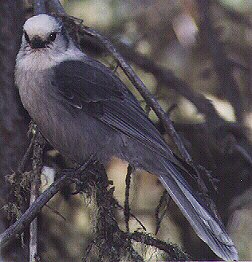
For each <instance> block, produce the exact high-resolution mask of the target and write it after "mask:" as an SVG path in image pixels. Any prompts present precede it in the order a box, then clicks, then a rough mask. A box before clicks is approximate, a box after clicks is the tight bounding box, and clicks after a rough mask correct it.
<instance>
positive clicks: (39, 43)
mask: <svg viewBox="0 0 252 262" xmlns="http://www.w3.org/2000/svg"><path fill="white" fill-rule="evenodd" d="M30 46H31V48H33V49H38V48H45V47H46V41H44V40H42V39H41V38H40V37H37V36H35V37H34V38H33V39H32V40H31V42H30Z"/></svg>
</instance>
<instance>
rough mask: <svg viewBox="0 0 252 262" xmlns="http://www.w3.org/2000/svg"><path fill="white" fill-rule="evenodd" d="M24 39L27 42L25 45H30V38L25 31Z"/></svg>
mask: <svg viewBox="0 0 252 262" xmlns="http://www.w3.org/2000/svg"><path fill="white" fill-rule="evenodd" d="M24 37H25V40H26V41H27V43H30V38H29V36H28V34H27V33H26V32H25V31H24Z"/></svg>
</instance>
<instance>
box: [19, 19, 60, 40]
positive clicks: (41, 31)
mask: <svg viewBox="0 0 252 262" xmlns="http://www.w3.org/2000/svg"><path fill="white" fill-rule="evenodd" d="M60 28H61V25H60V23H59V22H58V21H57V20H56V19H55V18H54V17H53V16H49V15H46V14H41V15H36V16H32V17H31V18H29V19H28V20H27V21H26V22H25V24H24V30H25V32H26V33H27V34H28V35H29V36H30V37H32V36H35V35H36V36H41V37H46V36H48V34H50V33H51V32H57V31H59V30H60Z"/></svg>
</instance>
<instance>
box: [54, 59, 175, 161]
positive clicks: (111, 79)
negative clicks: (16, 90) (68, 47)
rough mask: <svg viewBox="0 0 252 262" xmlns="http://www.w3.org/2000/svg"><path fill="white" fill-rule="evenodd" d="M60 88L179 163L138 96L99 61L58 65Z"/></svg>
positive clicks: (68, 98)
mask: <svg viewBox="0 0 252 262" xmlns="http://www.w3.org/2000/svg"><path fill="white" fill-rule="evenodd" d="M55 76H56V81H55V82H54V83H52V84H54V85H55V83H57V88H58V90H59V92H60V94H61V95H62V96H63V97H64V99H65V100H66V101H67V102H68V103H69V104H70V105H72V106H73V108H77V109H78V108H79V109H81V110H83V111H86V112H87V113H88V114H90V115H92V116H93V117H95V118H97V119H99V120H100V121H102V122H104V123H105V124H106V125H108V126H110V127H112V128H114V129H117V130H119V131H120V132H122V133H124V134H126V135H127V136H130V137H132V138H134V139H136V140H138V141H139V142H141V143H143V144H144V145H146V146H148V147H149V148H150V149H151V150H153V151H155V152H156V153H157V154H161V155H162V156H164V157H166V158H169V160H170V161H174V162H175V163H176V164H178V165H180V163H179V162H178V161H177V159H176V158H175V157H174V156H173V153H172V151H171V150H170V149H169V147H168V146H167V144H166V143H165V142H164V140H163V138H162V136H161V135H160V134H159V132H158V131H157V130H156V128H155V126H154V125H153V123H152V122H151V121H150V120H149V119H148V117H147V116H146V114H145V112H144V110H143V109H142V108H141V106H140V104H139V102H138V101H137V100H136V98H135V97H134V96H133V95H132V93H130V92H129V91H128V89H127V88H126V87H125V86H124V85H123V84H122V82H121V81H120V80H119V79H118V78H117V77H116V76H115V75H114V74H113V73H112V72H111V70H109V69H108V68H106V67H105V66H104V65H102V64H100V63H99V62H97V61H93V60H92V61H90V60H87V61H85V62H83V61H65V62H62V63H60V64H59V65H58V66H57V67H55Z"/></svg>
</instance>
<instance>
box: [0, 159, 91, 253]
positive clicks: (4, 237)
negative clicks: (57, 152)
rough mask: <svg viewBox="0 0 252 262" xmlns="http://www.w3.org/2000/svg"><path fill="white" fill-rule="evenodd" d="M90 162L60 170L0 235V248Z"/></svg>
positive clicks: (20, 231)
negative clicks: (76, 167)
mask: <svg viewBox="0 0 252 262" xmlns="http://www.w3.org/2000/svg"><path fill="white" fill-rule="evenodd" d="M91 162H92V158H90V159H89V160H88V161H87V162H86V163H84V164H83V165H82V166H81V167H80V168H78V169H77V170H76V171H74V172H69V171H68V172H64V171H63V172H62V176H61V177H60V178H59V179H58V180H56V181H55V182H54V183H53V184H52V185H51V186H50V187H49V188H48V189H47V190H45V191H44V192H43V193H42V194H41V195H40V196H39V197H38V198H37V199H36V200H35V201H34V202H33V204H32V205H31V206H30V207H29V208H28V209H27V210H26V211H25V213H24V214H23V215H22V216H21V217H20V218H19V219H18V220H17V221H16V222H15V223H14V224H13V225H11V226H10V227H9V228H8V229H6V230H5V231H4V232H3V233H2V234H1V235H0V249H1V248H3V247H4V246H6V245H7V244H8V242H9V241H11V240H13V239H14V238H15V237H16V236H17V235H19V234H20V233H22V232H23V231H24V229H25V228H26V227H27V226H28V225H29V224H30V223H31V222H32V221H33V219H34V218H35V217H36V216H37V214H38V213H39V212H40V210H41V208H42V207H43V206H44V205H45V204H46V203H47V202H48V201H49V200H50V199H51V198H52V197H53V196H54V195H55V194H56V193H57V192H58V191H59V190H60V189H61V188H62V187H63V186H64V185H66V184H68V183H71V181H72V178H74V177H77V176H79V175H80V174H82V173H83V172H84V171H85V170H86V169H87V167H88V165H89V164H90V163H91Z"/></svg>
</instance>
